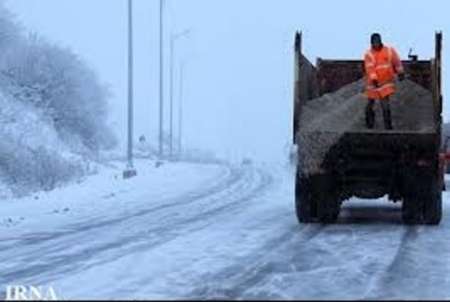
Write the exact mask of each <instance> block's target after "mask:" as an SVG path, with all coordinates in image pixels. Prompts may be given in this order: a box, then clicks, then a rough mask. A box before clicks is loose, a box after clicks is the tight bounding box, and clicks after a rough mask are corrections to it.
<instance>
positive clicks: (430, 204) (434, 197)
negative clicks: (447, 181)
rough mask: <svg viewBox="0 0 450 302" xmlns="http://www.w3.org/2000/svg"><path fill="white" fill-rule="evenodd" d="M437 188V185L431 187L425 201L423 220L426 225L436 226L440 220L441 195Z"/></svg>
mask: <svg viewBox="0 0 450 302" xmlns="http://www.w3.org/2000/svg"><path fill="white" fill-rule="evenodd" d="M438 188H439V185H433V187H432V191H431V192H430V193H431V196H430V198H429V199H428V200H425V204H424V208H423V219H424V222H425V223H426V224H428V225H438V224H439V223H440V222H441V219H442V193H441V192H440V191H439V190H438Z"/></svg>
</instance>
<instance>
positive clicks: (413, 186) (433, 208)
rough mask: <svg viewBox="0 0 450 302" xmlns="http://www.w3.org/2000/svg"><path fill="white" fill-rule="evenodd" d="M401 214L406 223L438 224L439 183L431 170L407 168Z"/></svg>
mask: <svg viewBox="0 0 450 302" xmlns="http://www.w3.org/2000/svg"><path fill="white" fill-rule="evenodd" d="M405 180H406V182H405V185H406V188H407V190H408V192H406V193H405V196H404V199H403V208H402V216H403V221H404V223H406V224H428V225H438V224H439V223H440V222H441V219H442V192H441V184H440V182H439V181H438V178H437V177H436V175H433V173H432V171H423V170H420V169H415V170H409V173H408V176H407V177H406V178H405Z"/></svg>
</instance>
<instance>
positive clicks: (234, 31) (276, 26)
mask: <svg viewBox="0 0 450 302" xmlns="http://www.w3.org/2000/svg"><path fill="white" fill-rule="evenodd" d="M165 2H166V10H165V12H166V15H165V16H166V37H169V36H170V34H171V33H172V32H179V31H183V30H185V29H192V33H191V35H190V36H189V37H186V38H183V39H180V40H178V42H177V44H176V46H177V47H176V70H178V68H179V63H180V62H181V61H182V60H186V62H187V65H186V66H187V67H186V75H185V77H186V82H185V85H186V89H185V107H186V110H185V131H184V134H185V143H186V144H188V145H190V146H199V147H203V148H207V149H211V150H214V151H216V152H218V153H219V154H220V155H224V156H230V157H234V158H236V157H237V158H239V157H241V156H252V157H256V158H258V159H261V160H273V159H278V158H280V156H281V155H282V152H283V148H285V146H286V144H288V143H290V140H291V124H292V122H291V115H292V90H293V87H292V78H293V53H292V44H293V37H294V33H295V31H296V30H297V29H299V30H303V32H304V51H305V53H306V55H307V56H308V57H309V58H310V60H311V61H312V62H315V59H316V57H323V58H360V57H361V56H362V53H363V52H364V51H365V50H366V49H367V48H368V41H369V36H370V33H372V32H373V31H379V32H381V33H382V34H383V36H384V40H385V42H387V43H388V44H391V45H393V46H395V47H396V48H397V49H398V51H399V52H400V54H401V55H402V57H403V58H406V56H407V54H408V50H409V48H411V47H412V48H413V49H414V51H415V52H416V53H417V54H419V57H420V58H425V59H429V58H430V57H432V56H433V53H434V32H435V30H442V31H444V47H445V48H444V50H445V51H444V71H445V72H444V97H446V96H448V95H449V93H448V88H447V87H448V85H445V81H446V79H447V78H448V75H449V73H448V71H447V70H446V69H445V66H446V65H448V64H447V63H448V62H449V58H450V56H447V55H446V54H447V53H448V51H447V50H448V48H447V47H446V43H445V42H446V38H447V39H450V38H449V36H447V35H448V34H449V32H450V31H449V30H448V29H450V18H448V12H450V2H449V1H445V0H442V1H418V0H417V1H391V0H378V1H360V0H353V1H324V0H322V1H299V0H281V1H276V0H245V1H242V0H183V1H181V0H166V1H165ZM134 3H135V27H136V31H135V40H136V57H135V62H136V75H135V76H136V87H135V96H136V100H135V110H136V128H135V130H136V136H138V135H140V134H145V135H146V136H147V137H149V139H150V140H152V141H155V142H156V140H157V134H158V102H159V99H158V95H159V94H158V93H159V90H158V87H159V86H158V75H159V69H158V68H159V52H158V51H159V48H158V47H159V44H158V42H159V36H158V33H159V27H158V24H159V23H158V22H159V0H134ZM7 4H8V7H9V8H10V9H11V10H12V11H13V12H14V13H15V14H16V15H17V18H18V19H19V21H20V22H21V23H22V24H23V25H24V26H25V27H26V28H27V29H28V30H32V31H36V32H38V33H40V34H42V35H43V36H45V37H47V38H48V39H49V40H51V41H54V42H56V43H59V44H61V45H62V46H68V47H70V48H72V49H73V51H75V52H76V53H78V54H79V55H80V56H81V57H83V58H84V59H85V60H86V61H87V62H89V63H90V64H91V66H92V67H93V68H95V69H96V70H97V72H98V74H99V76H100V78H101V79H102V81H103V82H105V83H107V84H109V85H110V87H111V90H112V92H113V93H114V97H113V98H112V99H111V121H112V122H113V123H114V126H115V129H117V131H118V134H119V136H120V137H121V138H125V133H126V132H125V130H126V128H125V125H126V88H127V86H126V83H127V82H126V81H127V77H126V76H127V69H126V68H127V65H126V63H127V52H126V51H127V48H126V24H127V23H126V16H127V15H126V12H127V11H126V9H127V1H126V0H7ZM166 41H168V38H167V39H166ZM168 53H169V52H168V44H167V45H166V54H167V56H166V59H168ZM167 63H168V62H167ZM166 75H168V74H167V73H166ZM175 76H176V78H175V81H176V82H175V84H176V85H178V78H179V74H178V72H177V73H176V75H175ZM168 82H169V81H168V78H167V80H166V84H168ZM176 87H177V86H176ZM167 88H168V87H167ZM166 91H167V92H166V100H168V89H166ZM175 97H176V98H175V100H176V101H177V100H178V94H176V96H175ZM166 108H168V106H166ZM449 110H450V109H449V106H444V111H445V115H444V116H445V118H446V119H447V117H448V116H449V113H450V112H449ZM167 120H168V118H167V117H166V121H167Z"/></svg>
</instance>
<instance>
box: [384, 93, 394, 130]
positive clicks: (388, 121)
mask: <svg viewBox="0 0 450 302" xmlns="http://www.w3.org/2000/svg"><path fill="white" fill-rule="evenodd" d="M381 108H382V109H383V119H384V128H385V129H386V130H392V129H393V127H392V118H391V104H390V103H389V99H388V98H387V99H384V100H381Z"/></svg>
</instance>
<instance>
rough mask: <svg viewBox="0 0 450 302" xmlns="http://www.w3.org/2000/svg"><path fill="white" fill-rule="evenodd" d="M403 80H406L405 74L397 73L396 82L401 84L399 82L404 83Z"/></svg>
mask: <svg viewBox="0 0 450 302" xmlns="http://www.w3.org/2000/svg"><path fill="white" fill-rule="evenodd" d="M405 78H406V76H405V73H404V72H402V73H399V75H398V80H399V81H400V82H401V81H404V80H405Z"/></svg>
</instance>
